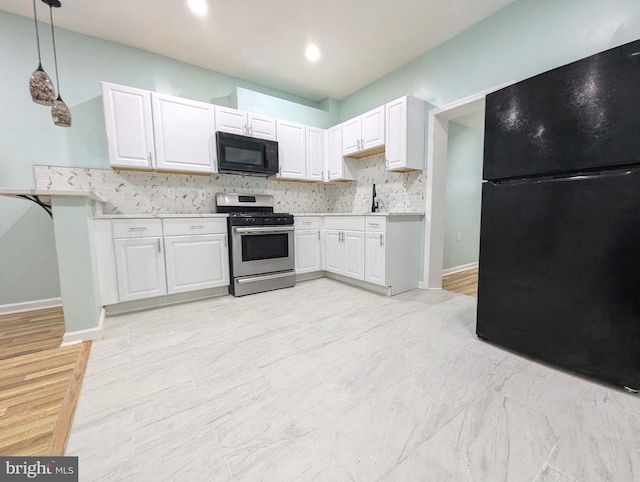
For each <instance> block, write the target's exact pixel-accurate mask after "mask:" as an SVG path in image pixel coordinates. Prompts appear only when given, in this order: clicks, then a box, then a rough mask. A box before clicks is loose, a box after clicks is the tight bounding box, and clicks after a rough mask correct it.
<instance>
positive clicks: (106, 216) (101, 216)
mask: <svg viewBox="0 0 640 482" xmlns="http://www.w3.org/2000/svg"><path fill="white" fill-rule="evenodd" d="M291 214H293V216H294V217H296V216H298V217H309V216H316V217H323V218H324V217H327V216H383V217H391V216H424V214H425V213H424V212H422V211H397V212H384V213H291ZM226 217H228V214H221V213H206V214H202V213H190V214H96V215H95V216H94V219H163V218H226Z"/></svg>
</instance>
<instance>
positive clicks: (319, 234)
mask: <svg viewBox="0 0 640 482" xmlns="http://www.w3.org/2000/svg"><path fill="white" fill-rule="evenodd" d="M318 241H320V231H318Z"/></svg>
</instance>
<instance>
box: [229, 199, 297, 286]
mask: <svg viewBox="0 0 640 482" xmlns="http://www.w3.org/2000/svg"><path fill="white" fill-rule="evenodd" d="M216 206H217V211H218V212H219V213H228V214H229V218H228V221H227V227H228V233H229V269H230V274H231V276H230V279H231V284H230V286H229V292H230V293H231V294H232V295H234V296H244V295H248V294H253V293H259V292H262V291H269V290H274V289H280V288H289V287H292V286H295V282H296V276H295V271H294V268H295V256H294V247H295V242H294V235H293V229H294V227H293V215H292V214H288V213H284V214H283V213H274V212H273V196H270V195H266V194H256V195H246V194H235V193H218V194H216Z"/></svg>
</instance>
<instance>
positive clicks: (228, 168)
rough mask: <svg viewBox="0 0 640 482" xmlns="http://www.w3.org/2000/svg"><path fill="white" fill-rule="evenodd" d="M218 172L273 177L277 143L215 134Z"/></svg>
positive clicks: (275, 165)
mask: <svg viewBox="0 0 640 482" xmlns="http://www.w3.org/2000/svg"><path fill="white" fill-rule="evenodd" d="M216 144H217V146H218V172H222V173H230V174H249V175H253V176H273V175H276V174H277V173H278V143H277V142H276V141H269V140H266V139H256V138H255V137H247V136H239V135H237V134H230V133H228V132H220V131H218V132H216Z"/></svg>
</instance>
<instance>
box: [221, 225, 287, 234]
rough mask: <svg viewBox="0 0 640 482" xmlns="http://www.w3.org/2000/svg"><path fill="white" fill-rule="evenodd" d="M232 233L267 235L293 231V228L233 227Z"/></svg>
mask: <svg viewBox="0 0 640 482" xmlns="http://www.w3.org/2000/svg"><path fill="white" fill-rule="evenodd" d="M233 231H234V232H236V233H238V234H269V233H274V234H275V233H282V232H287V231H293V226H265V227H255V228H238V227H234V228H233Z"/></svg>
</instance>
